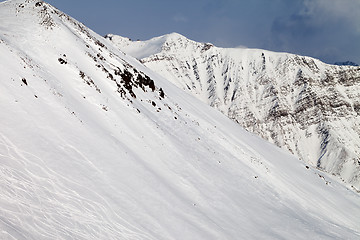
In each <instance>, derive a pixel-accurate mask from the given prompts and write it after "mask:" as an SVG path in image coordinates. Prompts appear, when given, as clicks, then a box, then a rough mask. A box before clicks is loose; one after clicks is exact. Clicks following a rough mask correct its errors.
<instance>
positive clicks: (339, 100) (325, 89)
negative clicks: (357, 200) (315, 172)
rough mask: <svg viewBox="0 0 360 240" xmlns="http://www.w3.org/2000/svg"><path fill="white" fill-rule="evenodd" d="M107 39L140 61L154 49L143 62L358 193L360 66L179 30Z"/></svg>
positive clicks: (249, 129) (359, 162) (248, 128)
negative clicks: (208, 39)
mask: <svg viewBox="0 0 360 240" xmlns="http://www.w3.org/2000/svg"><path fill="white" fill-rule="evenodd" d="M109 36H111V37H109ZM107 38H108V39H111V41H112V42H113V43H114V44H115V45H116V46H118V48H120V49H121V50H122V51H124V52H126V53H128V54H130V55H133V56H135V57H137V58H141V57H142V56H143V55H141V54H139V53H142V52H151V53H153V55H151V56H147V57H145V58H141V62H142V63H144V64H145V65H146V66H147V67H149V68H150V69H152V70H153V71H155V72H157V73H159V74H160V75H162V76H163V77H164V78H166V79H168V80H169V81H171V82H172V83H174V84H175V85H177V86H178V87H180V88H182V89H183V90H185V91H187V92H189V93H191V94H193V95H194V96H196V97H197V98H198V99H200V100H201V101H203V102H205V103H207V104H208V105H210V106H212V107H215V108H217V109H218V110H220V111H221V112H222V113H224V114H225V115H227V116H228V117H229V118H230V119H233V120H234V121H235V122H237V123H239V124H240V125H241V126H243V127H244V128H245V129H247V130H248V131H251V132H253V133H256V134H257V135H259V136H261V137H262V138H264V139H266V140H268V141H270V142H272V143H274V144H276V145H278V146H279V147H282V148H283V149H286V150H288V151H289V152H291V153H293V154H294V155H295V156H297V157H299V158H300V159H302V160H303V161H305V162H307V163H308V164H311V165H312V166H314V167H318V168H320V169H322V170H324V171H327V172H329V173H331V174H334V175H336V176H338V177H339V179H341V180H342V181H344V182H346V183H347V184H348V185H349V187H352V188H353V189H354V190H355V191H359V192H360V102H359V99H360V67H349V66H333V65H328V64H325V63H322V62H321V61H319V60H317V59H313V58H310V57H304V56H298V55H294V54H289V53H276V52H271V51H266V50H261V49H245V48H244V49H231V48H230V49H224V48H218V47H215V46H213V45H212V44H209V43H198V42H195V41H192V40H189V39H187V38H185V37H183V36H181V35H179V34H176V33H172V34H168V35H164V36H162V37H157V38H154V39H150V40H148V41H143V42H141V41H136V42H132V41H130V40H129V39H126V38H123V37H120V36H114V35H108V36H107ZM161 44H162V45H161ZM147 48H148V49H151V51H148V49H147ZM155 49H157V50H158V51H157V52H154V51H153V50H155Z"/></svg>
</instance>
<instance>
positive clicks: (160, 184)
mask: <svg viewBox="0 0 360 240" xmlns="http://www.w3.org/2000/svg"><path fill="white" fill-rule="evenodd" d="M149 79H150V80H149ZM0 84H1V87H0V109H1V112H0V196H1V198H0V239H153V240H155V239H156V240H159V239H164V240H165V239H166V240H169V239H207V240H208V239H358V238H359V237H360V227H359V219H360V201H359V200H360V198H359V195H358V194H356V193H354V192H353V191H351V190H349V189H347V188H346V187H345V186H344V185H343V184H341V183H339V182H337V180H336V178H333V176H330V175H327V174H324V173H321V172H319V171H318V170H316V169H314V168H312V167H308V166H306V165H305V164H304V163H303V162H302V161H299V160H298V159H296V158H294V157H293V156H291V155H289V154H288V153H286V152H284V151H282V150H281V149H279V148H277V147H276V146H274V145H272V144H270V143H268V142H266V141H264V140H262V139H260V138H259V137H257V136H255V135H253V134H251V133H249V132H247V131H245V130H244V129H242V128H241V127H239V125H237V124H235V123H234V122H233V121H231V120H229V119H228V118H227V117H225V116H224V115H223V114H221V113H220V112H218V111H216V110H215V109H213V108H210V107H209V106H207V105H206V104H204V103H202V102H201V101H199V100H197V99H196V98H194V97H192V96H190V95H188V94H187V93H184V92H183V91H182V90H181V89H179V88H177V87H176V86H174V85H172V84H171V83H170V82H169V81H168V80H166V79H164V78H162V77H160V76H159V75H157V74H156V73H154V72H152V71H151V70H149V69H147V68H146V67H145V66H144V65H142V64H141V63H140V62H138V61H137V60H136V59H134V58H132V57H130V56H129V55H126V54H124V53H122V52H120V51H119V50H117V49H116V48H115V47H114V46H113V45H112V44H111V43H110V42H108V41H107V40H105V39H103V38H102V37H101V36H99V35H97V34H96V33H94V32H92V31H91V30H89V29H87V28H86V27H85V26H83V25H82V24H81V23H79V22H77V21H76V20H74V19H72V18H71V17H69V16H67V15H65V14H64V13H62V12H60V11H59V10H57V9H55V8H53V7H52V6H50V5H48V4H46V3H44V2H42V1H31V0H26V1H25V0H10V1H6V2H2V3H0Z"/></svg>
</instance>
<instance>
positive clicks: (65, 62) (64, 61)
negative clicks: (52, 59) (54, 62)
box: [58, 58, 67, 64]
mask: <svg viewBox="0 0 360 240" xmlns="http://www.w3.org/2000/svg"><path fill="white" fill-rule="evenodd" d="M58 61H59V63H60V64H67V61H66V60H64V59H62V58H58Z"/></svg>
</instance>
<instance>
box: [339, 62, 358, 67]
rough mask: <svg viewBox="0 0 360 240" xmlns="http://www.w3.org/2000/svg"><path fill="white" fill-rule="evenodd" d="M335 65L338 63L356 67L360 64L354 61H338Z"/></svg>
mask: <svg viewBox="0 0 360 240" xmlns="http://www.w3.org/2000/svg"><path fill="white" fill-rule="evenodd" d="M334 64H335V65H338V66H354V67H358V66H359V65H358V64H356V63H354V62H351V61H346V62H336V63H334Z"/></svg>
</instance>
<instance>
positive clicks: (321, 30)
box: [47, 0, 360, 64]
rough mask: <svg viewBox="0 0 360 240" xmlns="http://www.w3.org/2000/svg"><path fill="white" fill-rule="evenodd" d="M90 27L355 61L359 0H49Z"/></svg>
mask: <svg viewBox="0 0 360 240" xmlns="http://www.w3.org/2000/svg"><path fill="white" fill-rule="evenodd" d="M47 2H49V3H50V4H52V5H54V6H56V7H57V8H59V9H60V10H62V11H63V12H65V13H67V14H69V15H70V16H72V17H74V18H75V19H77V20H79V21H81V22H82V23H84V24H85V25H87V26H88V27H90V28H91V29H92V30H94V31H95V32H97V33H99V34H101V35H106V34H108V33H112V34H117V35H121V36H124V37H129V38H131V39H133V40H137V39H140V40H147V39H150V38H152V37H156V36H160V35H164V34H167V33H172V32H177V33H180V34H182V35H184V36H186V37H187V38H190V39H192V40H195V41H200V42H210V43H213V44H215V45H216V46H219V47H250V48H261V49H267V50H273V51H282V52H291V53H296V54H301V55H306V56H312V57H315V58H318V59H320V60H322V61H324V62H327V63H334V62H337V61H348V60H349V61H353V62H356V63H358V64H360V0H195V1H194V0H182V1H179V0H102V1H100V0H97V1H92V0H76V1H74V0H48V1H47Z"/></svg>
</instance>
